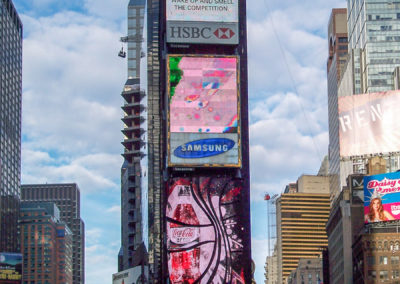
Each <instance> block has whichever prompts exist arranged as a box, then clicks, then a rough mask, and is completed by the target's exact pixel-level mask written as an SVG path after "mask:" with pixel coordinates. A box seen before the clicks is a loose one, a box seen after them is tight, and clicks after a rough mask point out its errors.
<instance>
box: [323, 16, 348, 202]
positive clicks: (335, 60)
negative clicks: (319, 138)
mask: <svg viewBox="0 0 400 284" xmlns="http://www.w3.org/2000/svg"><path fill="white" fill-rule="evenodd" d="M328 46H329V57H328V61H327V75H328V117H329V173H330V191H331V197H332V199H334V198H335V196H337V195H338V193H339V192H340V186H339V176H340V156H339V121H338V83H339V81H340V79H341V77H342V75H343V71H344V66H345V63H346V59H347V48H348V44H347V10H346V9H332V13H331V16H330V18H329V23H328Z"/></svg>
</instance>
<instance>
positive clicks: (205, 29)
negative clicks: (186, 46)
mask: <svg viewBox="0 0 400 284" xmlns="http://www.w3.org/2000/svg"><path fill="white" fill-rule="evenodd" d="M167 42H171V43H203V44H238V43H239V36H238V24H237V23H214V22H167Z"/></svg>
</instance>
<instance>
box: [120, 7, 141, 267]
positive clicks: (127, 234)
mask: <svg viewBox="0 0 400 284" xmlns="http://www.w3.org/2000/svg"><path fill="white" fill-rule="evenodd" d="M144 9H145V0H131V1H130V2H129V4H128V34H127V36H126V37H123V38H122V39H121V40H122V41H124V42H126V43H127V46H128V72H127V73H128V79H127V81H126V83H125V86H124V89H123V91H122V97H123V98H124V100H125V103H124V105H123V106H122V109H123V111H124V117H123V118H122V121H123V123H124V129H123V130H122V133H123V134H124V141H123V142H122V144H123V145H124V153H123V155H122V156H123V157H124V163H123V165H122V167H121V249H120V253H119V264H118V270H119V271H122V270H125V269H128V268H131V267H133V265H134V263H135V262H136V261H137V260H135V259H134V258H135V254H134V252H135V251H136V249H137V248H138V246H139V245H140V244H141V243H142V242H143V238H144V236H143V229H144V227H145V226H146V225H145V224H143V220H145V219H144V218H142V215H143V214H144V212H143V211H142V199H143V198H142V186H141V184H142V176H143V174H144V171H143V170H142V159H143V158H144V156H145V154H144V151H142V148H143V146H144V139H143V136H144V135H145V133H144V132H145V129H146V127H143V124H145V123H147V120H146V118H145V105H146V104H145V103H144V102H143V101H144V100H146V98H145V92H144V91H143V90H141V89H140V59H141V52H142V51H141V43H142V39H143V24H144ZM146 214H147V212H146Z"/></svg>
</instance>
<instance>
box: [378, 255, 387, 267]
mask: <svg viewBox="0 0 400 284" xmlns="http://www.w3.org/2000/svg"><path fill="white" fill-rule="evenodd" d="M379 264H384V265H386V264H388V257H387V256H380V257H379Z"/></svg>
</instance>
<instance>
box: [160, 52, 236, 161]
mask: <svg viewBox="0 0 400 284" xmlns="http://www.w3.org/2000/svg"><path fill="white" fill-rule="evenodd" d="M167 66H168V105H169V111H168V114H169V115H168V128H169V165H179V166H184V165H189V166H204V165H216V166H239V165H240V136H239V134H240V129H239V93H238V57H236V56H224V57H216V56H187V55H186V56H183V55H169V56H168V63H167Z"/></svg>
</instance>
